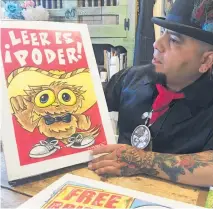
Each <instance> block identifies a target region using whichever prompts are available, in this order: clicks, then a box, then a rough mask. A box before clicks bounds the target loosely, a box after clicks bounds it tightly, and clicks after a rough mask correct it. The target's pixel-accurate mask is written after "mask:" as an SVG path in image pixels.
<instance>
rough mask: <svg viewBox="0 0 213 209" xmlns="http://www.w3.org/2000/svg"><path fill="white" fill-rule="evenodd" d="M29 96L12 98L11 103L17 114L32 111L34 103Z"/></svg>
mask: <svg viewBox="0 0 213 209" xmlns="http://www.w3.org/2000/svg"><path fill="white" fill-rule="evenodd" d="M30 101H31V98H30V97H29V96H20V95H19V96H16V97H11V99H10V103H11V106H12V109H13V111H14V113H15V114H18V113H23V112H24V111H26V110H29V109H32V107H33V103H32V102H30Z"/></svg>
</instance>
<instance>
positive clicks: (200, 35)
mask: <svg viewBox="0 0 213 209" xmlns="http://www.w3.org/2000/svg"><path fill="white" fill-rule="evenodd" d="M152 22H153V23H154V24H156V25H159V26H161V27H163V28H166V29H169V30H172V31H175V32H178V33H181V34H184V35H186V36H190V37H192V38H195V39H197V40H200V41H203V42H206V43H208V44H211V45H213V33H211V32H208V31H204V30H201V29H198V28H195V27H192V26H188V25H183V24H180V23H176V22H172V21H168V20H166V18H163V17H153V18H152Z"/></svg>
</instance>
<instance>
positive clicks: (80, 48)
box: [77, 42, 82, 59]
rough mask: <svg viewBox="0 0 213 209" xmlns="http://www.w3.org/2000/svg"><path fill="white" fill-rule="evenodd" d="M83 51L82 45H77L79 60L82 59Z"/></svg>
mask: <svg viewBox="0 0 213 209" xmlns="http://www.w3.org/2000/svg"><path fill="white" fill-rule="evenodd" d="M81 51H82V43H80V42H78V43H77V52H78V59H81V58H82V56H81Z"/></svg>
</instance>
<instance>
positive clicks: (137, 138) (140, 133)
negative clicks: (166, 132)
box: [131, 125, 151, 149]
mask: <svg viewBox="0 0 213 209" xmlns="http://www.w3.org/2000/svg"><path fill="white" fill-rule="evenodd" d="M150 140H151V133H150V130H149V128H148V127H147V126H145V125H140V126H137V127H136V128H135V130H134V131H133V133H132V136H131V143H132V146H134V147H137V148H140V149H145V148H146V147H147V146H148V145H149V142H150Z"/></svg>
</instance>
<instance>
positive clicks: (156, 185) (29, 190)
mask: <svg viewBox="0 0 213 209" xmlns="http://www.w3.org/2000/svg"><path fill="white" fill-rule="evenodd" d="M66 173H71V174H73V175H78V176H82V177H87V178H90V179H94V180H98V181H104V182H107V183H111V184H114V185H118V186H122V187H125V188H129V189H134V190H137V191H141V192H146V193H149V194H153V195H158V196H161V197H166V198H169V199H173V200H177V201H181V202H185V203H189V204H193V205H198V206H204V205H205V201H206V198H207V194H208V189H207V188H198V187H191V186H184V185H178V184H173V183H170V182H167V181H164V180H160V179H156V178H151V177H148V176H135V177H112V178H107V179H106V178H100V177H99V176H97V175H96V174H95V173H94V172H92V171H90V170H88V169H87V165H86V164H82V165H77V166H72V167H70V168H64V169H61V170H57V171H54V172H51V173H48V174H43V175H39V176H38V177H37V178H36V179H33V180H32V179H31V180H29V181H28V182H25V183H24V184H20V185H18V186H13V187H12V186H10V185H9V184H8V179H7V171H6V165H5V161H4V155H3V153H2V151H1V208H17V207H18V206H19V205H21V204H22V203H24V202H25V201H27V200H28V199H29V198H31V197H32V196H34V195H36V194H37V193H38V192H40V191H41V190H43V189H45V188H46V187H47V186H48V185H50V184H51V183H53V182H54V181H56V180H57V179H59V178H60V177H62V176H63V175H64V174H66Z"/></svg>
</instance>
